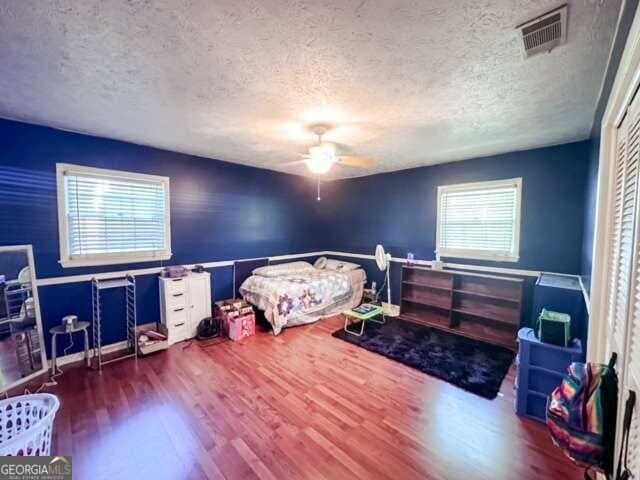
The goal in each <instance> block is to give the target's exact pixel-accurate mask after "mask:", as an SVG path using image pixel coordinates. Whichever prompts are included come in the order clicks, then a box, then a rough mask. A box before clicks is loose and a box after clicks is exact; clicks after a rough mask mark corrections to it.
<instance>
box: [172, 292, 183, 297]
mask: <svg viewBox="0 0 640 480" xmlns="http://www.w3.org/2000/svg"><path fill="white" fill-rule="evenodd" d="M182 295H184V293H174V294H173V296H174V297H181V296H182Z"/></svg>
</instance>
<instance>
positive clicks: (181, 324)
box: [174, 322, 185, 327]
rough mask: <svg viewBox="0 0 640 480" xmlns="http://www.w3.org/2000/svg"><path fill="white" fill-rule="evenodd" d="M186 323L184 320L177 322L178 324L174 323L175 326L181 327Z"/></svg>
mask: <svg viewBox="0 0 640 480" xmlns="http://www.w3.org/2000/svg"><path fill="white" fill-rule="evenodd" d="M184 324H185V322H182V323H176V324H175V325H174V327H181V326H183V325H184Z"/></svg>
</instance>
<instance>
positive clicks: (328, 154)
mask: <svg viewBox="0 0 640 480" xmlns="http://www.w3.org/2000/svg"><path fill="white" fill-rule="evenodd" d="M309 130H311V131H312V132H313V133H315V134H316V135H317V136H318V143H317V144H316V145H313V146H311V147H309V150H308V153H305V154H303V155H302V160H297V161H295V162H290V163H288V164H287V165H296V164H300V163H304V164H306V165H307V168H309V170H311V172H313V173H315V174H318V175H322V174H324V173H327V172H328V171H329V170H331V167H332V166H333V165H334V164H337V165H345V166H348V167H356V168H371V167H373V166H375V164H376V162H375V161H374V160H372V159H370V158H366V157H359V156H353V155H340V154H339V153H338V150H339V146H338V144H336V143H333V142H325V141H323V140H322V136H323V135H325V134H326V133H327V132H328V131H329V130H331V127H330V126H329V125H324V124H318V125H311V126H310V127H309Z"/></svg>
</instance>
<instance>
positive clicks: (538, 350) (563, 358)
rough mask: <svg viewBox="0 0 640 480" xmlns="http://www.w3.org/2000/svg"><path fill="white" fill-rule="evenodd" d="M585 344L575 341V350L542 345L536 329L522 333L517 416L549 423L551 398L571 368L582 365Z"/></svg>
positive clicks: (521, 330)
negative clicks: (577, 364) (575, 364)
mask: <svg viewBox="0 0 640 480" xmlns="http://www.w3.org/2000/svg"><path fill="white" fill-rule="evenodd" d="M582 358H583V354H582V344H581V342H580V340H578V339H575V340H574V341H573V344H572V345H571V347H566V348H565V347H559V346H557V345H551V344H548V343H542V342H541V341H540V340H538V339H537V338H536V336H535V333H534V331H533V329H531V328H521V329H520V331H519V332H518V357H517V366H518V375H517V378H516V389H517V395H516V413H517V414H518V415H520V416H523V417H528V418H532V419H534V420H538V421H541V422H544V421H546V418H547V413H546V407H547V399H548V397H549V395H550V394H551V392H552V391H553V389H554V388H556V387H557V386H558V385H560V383H561V382H562V379H563V378H564V376H565V374H566V373H567V367H568V366H569V365H570V364H571V363H573V362H581V361H582Z"/></svg>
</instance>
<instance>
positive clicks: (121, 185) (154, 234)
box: [58, 165, 171, 266]
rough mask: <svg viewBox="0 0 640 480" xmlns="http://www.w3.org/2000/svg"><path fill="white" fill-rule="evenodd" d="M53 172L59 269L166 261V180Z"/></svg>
mask: <svg viewBox="0 0 640 480" xmlns="http://www.w3.org/2000/svg"><path fill="white" fill-rule="evenodd" d="M58 167H59V169H58V170H59V171H58V203H59V208H60V210H61V212H60V213H61V214H60V236H61V238H60V240H61V242H60V243H61V248H60V250H61V263H62V264H63V265H64V266H82V265H103V264H111V263H126V262H138V261H149V260H160V259H168V258H170V256H171V249H170V226H169V201H168V199H169V179H168V178H166V177H156V176H152V175H142V174H132V173H127V172H117V171H110V170H102V169H93V168H87V167H77V166H69V165H59V166H58ZM61 197H62V198H61Z"/></svg>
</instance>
